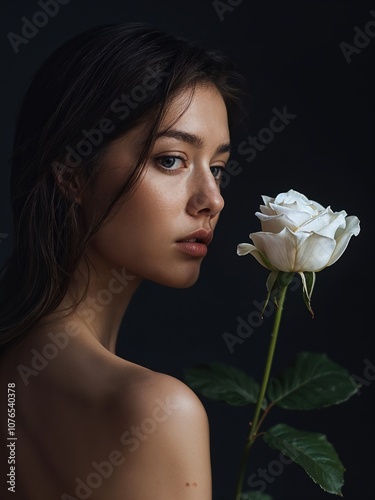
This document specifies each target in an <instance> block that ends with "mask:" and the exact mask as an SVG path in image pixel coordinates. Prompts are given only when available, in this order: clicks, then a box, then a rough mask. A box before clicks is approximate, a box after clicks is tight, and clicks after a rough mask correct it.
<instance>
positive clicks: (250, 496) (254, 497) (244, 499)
mask: <svg viewBox="0 0 375 500" xmlns="http://www.w3.org/2000/svg"><path fill="white" fill-rule="evenodd" d="M236 500H273V499H272V497H271V495H267V494H266V493H260V492H259V491H247V492H246V493H242V495H241V496H240V498H239V499H236Z"/></svg>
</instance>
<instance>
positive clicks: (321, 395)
mask: <svg viewBox="0 0 375 500" xmlns="http://www.w3.org/2000/svg"><path fill="white" fill-rule="evenodd" d="M358 389H359V386H356V385H355V384H353V379H352V377H351V376H350V375H349V372H348V371H347V370H346V369H345V368H343V367H341V366H339V365H338V364H336V363H334V362H333V361H331V360H330V359H328V357H327V355H326V354H320V353H311V352H301V353H299V354H298V355H297V357H296V360H295V362H294V364H293V365H292V366H290V367H288V368H286V369H284V371H283V372H281V375H280V376H279V377H278V378H272V379H271V380H270V382H269V386H268V390H267V395H268V397H269V399H270V400H271V401H272V403H274V404H275V405H277V406H280V407H281V408H285V409H287V410H314V409H318V408H325V407H327V406H331V405H334V404H339V403H342V402H343V401H346V400H347V399H349V398H350V397H351V396H353V395H354V394H356V393H357V392H358Z"/></svg>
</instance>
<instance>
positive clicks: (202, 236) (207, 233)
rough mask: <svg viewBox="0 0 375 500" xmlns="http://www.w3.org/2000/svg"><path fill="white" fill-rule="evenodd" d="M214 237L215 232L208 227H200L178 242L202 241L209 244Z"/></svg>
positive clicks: (201, 242)
mask: <svg viewBox="0 0 375 500" xmlns="http://www.w3.org/2000/svg"><path fill="white" fill-rule="evenodd" d="M212 238H213V232H212V231H211V230H207V229H199V230H198V231H195V232H194V233H192V234H189V235H187V236H186V237H185V238H182V239H180V240H177V243H200V244H203V245H206V246H208V245H209V244H210V243H211V241H212Z"/></svg>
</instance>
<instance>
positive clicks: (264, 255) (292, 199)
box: [237, 189, 360, 273]
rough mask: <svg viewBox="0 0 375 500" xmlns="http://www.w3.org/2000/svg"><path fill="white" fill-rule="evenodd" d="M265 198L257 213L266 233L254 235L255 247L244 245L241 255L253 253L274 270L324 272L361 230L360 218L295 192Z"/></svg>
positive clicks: (239, 247) (240, 245)
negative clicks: (333, 209) (332, 208)
mask: <svg viewBox="0 0 375 500" xmlns="http://www.w3.org/2000/svg"><path fill="white" fill-rule="evenodd" d="M262 199H263V202H264V205H261V206H260V212H256V214H255V215H256V216H257V217H258V218H259V219H260V220H261V226H262V231H261V232H258V233H250V235H249V236H250V238H251V240H252V242H253V243H254V244H253V245H251V244H249V243H240V244H239V245H238V246H237V254H238V255H246V254H248V253H250V254H251V255H253V256H254V257H255V258H256V259H257V260H258V262H260V264H262V265H263V266H264V267H266V268H267V269H270V270H271V271H283V272H296V273H303V272H318V271H321V270H322V269H324V268H325V267H328V266H331V265H332V264H334V263H335V262H336V261H337V260H338V259H339V258H340V257H341V255H342V254H343V253H344V251H345V249H346V247H347V246H348V243H349V240H350V238H351V237H352V236H353V235H354V236H357V235H358V233H359V231H360V227H359V219H358V217H356V216H354V215H352V216H347V214H346V212H345V211H344V210H342V211H341V212H333V211H332V210H331V208H330V207H327V208H324V207H323V206H322V205H320V204H319V203H317V202H316V201H312V200H309V199H308V198H306V196H304V195H303V194H301V193H298V192H297V191H294V190H293V189H290V190H289V191H288V192H287V193H280V194H278V195H277V196H276V198H270V197H269V196H262Z"/></svg>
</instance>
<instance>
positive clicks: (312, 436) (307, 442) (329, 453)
mask: <svg viewBox="0 0 375 500" xmlns="http://www.w3.org/2000/svg"><path fill="white" fill-rule="evenodd" d="M263 439H264V441H265V442H266V443H267V444H268V445H269V446H270V447H271V448H274V449H276V450H279V451H281V452H282V453H283V454H284V455H286V456H288V457H289V458H291V459H292V460H293V461H294V462H295V463H297V464H299V465H300V466H301V467H303V468H304V469H305V471H306V473H307V474H308V475H309V476H310V477H311V479H312V480H313V481H314V482H315V483H317V484H318V485H319V486H320V487H321V488H322V489H323V490H324V491H326V492H328V493H333V494H335V495H339V496H342V494H341V488H342V486H343V484H344V471H345V467H344V466H343V465H342V463H341V461H340V459H339V457H338V455H337V453H336V451H335V449H334V447H333V446H332V444H331V443H329V442H328V441H327V439H326V436H325V435H323V434H318V433H314V432H304V431H300V430H297V429H293V428H292V427H289V426H288V425H285V424H278V425H275V426H274V427H272V428H271V429H269V430H268V431H267V432H266V434H264V436H263Z"/></svg>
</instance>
